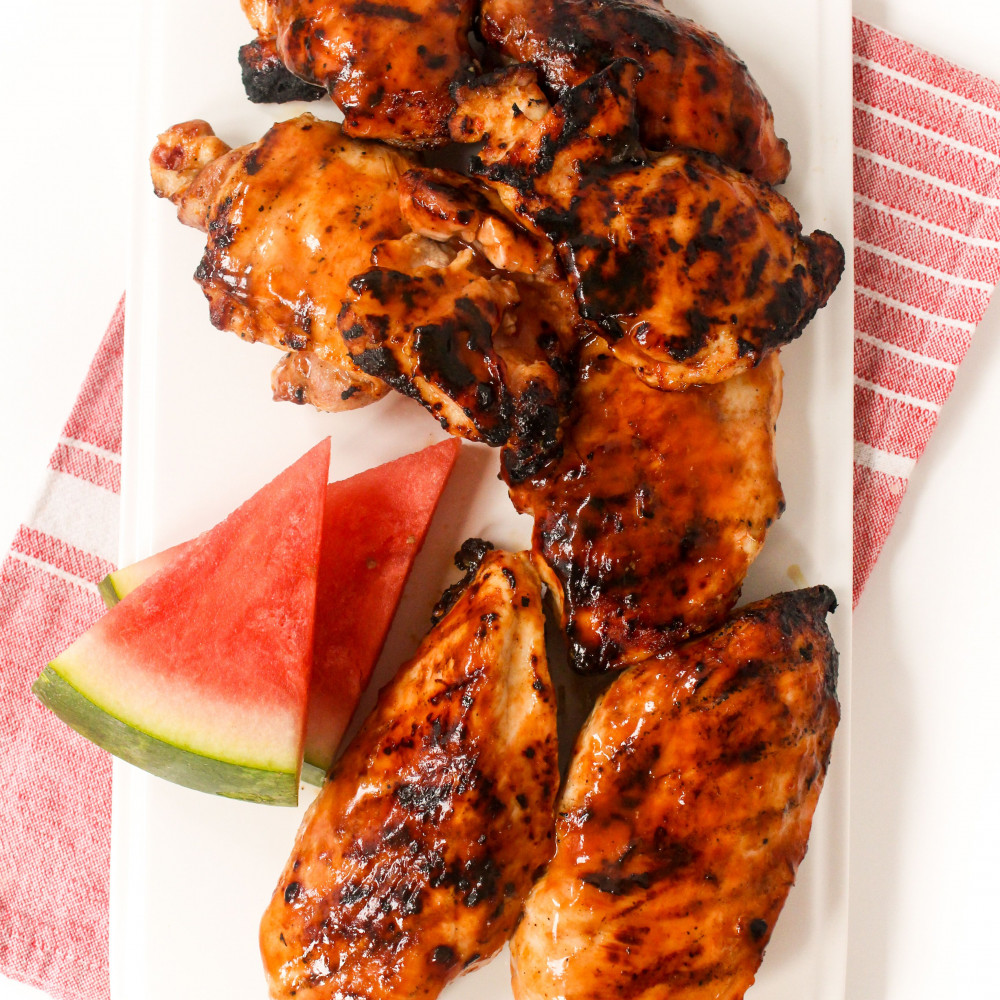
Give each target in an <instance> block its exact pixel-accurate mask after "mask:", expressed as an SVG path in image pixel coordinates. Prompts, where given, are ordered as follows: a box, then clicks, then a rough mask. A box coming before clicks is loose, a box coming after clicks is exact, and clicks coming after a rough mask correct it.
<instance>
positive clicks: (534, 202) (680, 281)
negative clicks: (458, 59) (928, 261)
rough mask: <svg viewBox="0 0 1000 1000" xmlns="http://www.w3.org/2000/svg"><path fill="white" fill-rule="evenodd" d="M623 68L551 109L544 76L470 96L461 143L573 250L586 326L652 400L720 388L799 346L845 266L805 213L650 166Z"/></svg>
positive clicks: (665, 165) (711, 177) (490, 81)
mask: <svg viewBox="0 0 1000 1000" xmlns="http://www.w3.org/2000/svg"><path fill="white" fill-rule="evenodd" d="M638 76H639V68H638V67H637V65H636V64H635V63H634V62H631V61H628V60H620V61H618V62H616V63H613V64H612V65H611V66H610V67H608V69H606V70H603V71H602V72H601V73H599V74H597V75H595V76H594V77H591V78H590V79H588V80H587V81H586V82H585V83H583V84H581V85H580V86H578V87H574V88H572V89H570V90H569V91H567V92H566V94H565V95H564V96H563V97H562V99H561V100H560V101H559V103H558V104H556V105H555V106H554V107H552V108H549V107H548V105H547V102H546V101H545V98H544V94H542V92H541V90H540V89H539V88H538V86H537V82H535V81H534V78H533V74H532V72H531V71H530V70H527V69H525V68H523V67H520V68H513V69H510V70H506V71H501V72H500V73H496V74H493V75H491V76H489V77H484V78H481V79H480V80H479V81H476V82H474V83H471V84H469V85H466V86H463V87H460V88H457V90H456V93H457V95H458V98H459V107H458V109H457V111H456V113H455V116H453V118H452V133H453V135H454V136H455V137H456V138H459V139H463V138H464V139H465V140H466V141H478V140H481V139H486V145H485V147H484V148H483V149H482V150H481V152H480V153H479V156H478V158H477V159H474V160H473V170H474V171H475V172H477V173H479V174H480V175H481V176H482V177H483V178H485V179H486V180H488V181H489V182H491V183H492V184H493V185H494V186H495V187H496V189H497V190H498V192H499V193H500V195H501V197H502V198H503V200H504V202H505V203H506V204H507V205H508V207H510V208H511V209H513V210H514V211H515V212H516V213H517V214H519V215H520V216H522V217H524V218H525V219H526V220H528V222H529V223H530V224H531V225H533V226H534V227H536V228H537V229H539V230H541V231H543V232H545V233H546V234H547V235H548V236H549V237H550V238H551V239H552V240H553V241H554V242H555V243H556V244H557V246H558V247H559V249H560V252H561V256H562V260H563V263H564V264H565V267H566V270H567V272H568V274H569V276H570V278H571V280H572V282H573V284H574V288H575V291H576V296H577V300H578V302H579V307H580V313H581V315H582V316H583V317H584V318H585V319H587V320H590V321H592V322H594V323H596V324H597V325H598V326H600V327H601V329H602V330H603V332H604V334H605V335H606V336H607V337H608V338H609V340H610V342H611V348H612V350H613V351H614V352H615V353H616V354H617V355H619V356H620V357H622V358H623V359H624V360H626V361H628V362H629V364H631V365H632V366H633V367H634V368H635V370H636V372H637V374H638V375H639V376H640V378H642V379H643V380H644V381H646V382H648V383H649V384H650V385H654V386H657V387H659V388H661V389H680V388H683V387H684V386H686V385H693V384H694V385H699V384H706V383H712V382H719V381H722V380H724V379H727V378H730V377H732V376H733V375H735V374H737V373H738V372H740V371H745V370H747V369H748V368H751V367H752V366H753V365H755V364H757V363H759V361H760V360H761V358H762V357H764V356H765V355H766V354H768V353H769V352H770V351H773V350H775V349H776V348H778V347H780V346H782V345H783V344H786V343H788V342H789V341H791V340H793V339H794V338H795V337H797V336H798V335H799V334H800V333H801V332H802V329H803V328H804V326H805V325H806V323H808V322H809V320H810V319H811V318H812V317H813V315H814V314H815V313H816V311H817V309H819V308H820V307H821V306H822V305H824V304H825V303H826V301H827V299H828V298H829V296H830V294H831V293H832V292H833V289H834V288H835V287H836V285H837V282H838V281H839V279H840V274H841V271H842V270H843V265H844V254H843V250H842V248H841V246H840V244H839V243H837V241H836V240H835V239H834V238H833V237H832V236H829V235H828V234H826V233H823V232H815V233H813V234H812V235H811V236H805V235H803V234H802V231H801V224H800V222H799V218H798V216H797V215H796V213H795V210H794V209H793V208H792V206H791V205H790V204H789V203H788V202H787V201H786V200H785V199H784V198H782V197H781V196H780V195H778V194H777V193H775V192H774V191H772V190H771V189H770V188H769V187H767V186H766V185H764V184H762V183H760V182H759V181H756V180H754V179H753V178H751V177H748V176H746V175H745V174H742V173H740V172H739V171H737V170H734V169H732V168H729V167H726V166H724V165H723V164H722V163H720V162H719V161H718V160H717V159H716V158H715V157H712V156H708V155H706V154H704V153H699V152H694V151H691V150H676V151H672V152H668V153H663V154H660V155H658V156H654V157H650V156H649V155H647V154H646V152H645V150H644V149H643V148H642V146H641V145H640V144H639V143H638V140H637V138H636V133H635V119H634V114H633V109H634V100H635V86H636V81H637V79H638Z"/></svg>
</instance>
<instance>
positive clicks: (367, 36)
mask: <svg viewBox="0 0 1000 1000" xmlns="http://www.w3.org/2000/svg"><path fill="white" fill-rule="evenodd" d="M473 11H474V4H473V3H472V0H426V2H425V0H417V2H412V3H383V2H378V0H328V2H324V3H315V2H314V0H283V2H282V3H281V4H275V5H273V7H272V9H271V21H272V22H273V23H271V24H270V25H265V24H259V25H256V26H257V27H258V29H259V31H260V35H259V37H258V39H257V40H256V41H255V42H251V43H250V44H249V45H246V46H244V47H243V49H241V52H240V59H241V65H242V66H243V79H244V86H245V87H246V89H247V94H248V96H250V99H251V100H270V101H282V100H293V99H298V98H299V97H300V96H304V97H305V99H313V98H314V97H315V96H317V91H318V94H326V93H329V95H330V96H331V97H332V98H333V100H334V101H335V102H336V104H337V106H338V107H339V108H340V109H341V111H343V112H344V130H345V132H346V133H347V134H348V135H351V136H355V137H359V138H372V139H375V138H377V139H384V140H386V141H388V142H391V143H393V144H394V145H402V146H408V147H412V148H425V147H433V146H440V145H442V144H443V143H445V142H446V141H447V139H448V126H447V121H448V115H449V114H450V112H451V111H452V109H453V108H454V102H453V101H452V99H451V96H450V93H449V87H450V85H451V83H452V82H453V81H454V80H455V79H457V78H459V77H461V76H464V75H466V74H468V73H469V72H470V71H471V70H472V67H473V52H472V47H471V43H470V41H469V33H470V31H471V28H472V19H473Z"/></svg>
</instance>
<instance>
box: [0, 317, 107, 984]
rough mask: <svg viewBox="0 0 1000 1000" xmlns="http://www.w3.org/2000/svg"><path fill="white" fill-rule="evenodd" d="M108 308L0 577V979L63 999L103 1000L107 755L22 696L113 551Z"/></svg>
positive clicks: (72, 633) (77, 623) (81, 610)
mask: <svg viewBox="0 0 1000 1000" xmlns="http://www.w3.org/2000/svg"><path fill="white" fill-rule="evenodd" d="M124 320H125V300H124V299H122V301H121V302H119V304H118V308H117V310H116V311H115V314H114V317H113V318H112V320H111V324H110V325H109V327H108V331H107V333H106V334H105V336H104V340H103V341H102V342H101V346H100V347H99V348H98V351H97V355H96V356H95V358H94V360H93V363H92V364H91V366H90V371H89V373H88V374H87V378H86V380H85V381H84V384H83V389H82V390H81V392H80V395H79V397H78V398H77V401H76V405H75V406H74V407H73V412H72V413H71V414H70V418H69V420H68V421H67V423H66V427H65V429H64V430H63V435H62V437H61V438H60V440H59V443H58V444H57V445H56V449H55V451H54V452H53V453H52V458H51V459H50V460H49V474H48V478H47V480H46V483H45V488H44V490H43V492H42V497H41V499H40V501H39V503H38V504H37V506H36V507H35V510H34V512H33V513H32V515H31V517H30V518H29V519H28V521H27V522H26V523H25V524H22V525H21V527H20V529H19V530H18V532H17V535H16V537H15V538H14V544H13V545H12V547H11V550H10V552H9V554H8V556H7V559H6V560H5V562H4V564H3V570H2V575H0V746H2V748H3V752H2V754H0V973H2V974H3V975H6V976H8V977H11V978H14V979H18V980H20V981H21V982H25V983H29V984H31V985H32V986H36V987H38V988H40V989H43V990H45V991H46V992H48V993H50V994H51V995H52V996H54V997H59V998H65V1000H107V997H108V995H109V988H108V863H109V858H110V850H111V759H110V758H109V757H108V755H107V754H106V753H104V752H103V751H100V750H98V749H97V748H96V747H94V746H92V745H91V744H90V743H88V742H87V741H86V740H85V739H83V737H82V736H77V734H76V733H75V732H73V730H72V729H70V728H69V727H68V726H65V725H63V723H62V722H60V721H59V719H58V718H56V716H55V715H53V714H52V713H51V712H50V711H48V709H45V708H43V707H42V706H41V704H40V703H39V702H38V701H36V700H35V698H34V696H33V695H32V694H31V690H30V689H31V685H32V683H33V682H34V680H35V678H36V677H37V676H38V671H39V668H40V666H41V665H42V664H44V663H46V662H48V661H49V660H51V659H52V657H53V656H55V655H56V654H58V653H59V652H61V651H62V650H63V649H65V648H66V647H67V646H68V645H69V644H70V643H71V642H73V640H74V639H76V638H77V636H79V635H80V634H81V633H82V632H83V631H85V630H86V629H87V628H89V627H90V625H91V624H92V623H93V622H94V621H95V620H96V619H97V617H98V616H99V615H100V614H101V613H102V611H103V610H104V603H103V601H102V600H101V598H100V596H99V595H98V592H97V581H98V580H100V579H101V578H102V577H103V576H104V575H105V574H107V573H108V572H110V571H111V570H112V569H113V568H114V565H113V564H114V562H115V561H116V559H117V554H118V493H119V487H120V481H121V427H122V343H123V340H124Z"/></svg>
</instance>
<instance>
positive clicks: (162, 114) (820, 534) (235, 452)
mask: <svg viewBox="0 0 1000 1000" xmlns="http://www.w3.org/2000/svg"><path fill="white" fill-rule="evenodd" d="M526 2H530V0H526ZM673 9H674V10H675V11H676V12H677V13H680V14H682V15H685V16H689V17H693V18H695V19H696V20H698V21H700V22H701V23H703V24H705V25H707V26H708V27H710V28H711V29H713V30H715V31H716V32H718V33H719V34H721V35H722V37H723V38H724V39H725V40H726V41H727V43H728V44H729V45H730V46H731V47H732V48H734V49H735V50H736V51H737V52H738V53H739V54H740V55H741V56H742V58H743V59H744V60H745V61H746V62H747V63H748V64H749V66H750V69H751V71H752V72H753V74H754V76H755V77H756V79H757V80H758V82H759V83H760V84H761V86H762V88H763V90H764V92H765V93H766V94H767V95H768V97H769V98H770V100H771V103H772V105H773V107H774V110H775V117H776V119H777V125H778V132H779V134H780V135H782V136H784V137H786V138H787V139H788V140H789V144H790V147H791V151H792V160H793V170H792V175H791V178H790V180H789V182H788V183H787V185H786V186H785V188H784V190H785V193H786V194H787V196H788V197H789V198H790V199H791V201H792V202H793V203H794V204H795V205H796V207H797V208H798V210H799V212H800V213H801V215H802V219H803V223H804V226H805V228H806V230H807V231H809V230H812V229H814V228H822V229H826V230H828V231H830V232H832V233H834V234H835V235H836V236H838V238H839V239H840V240H841V242H843V243H844V244H845V247H847V248H848V252H849V246H850V241H851V211H852V203H851V134H850V128H851V119H850V93H851V89H850V88H851V76H850V5H849V3H848V2H847V0H758V2H757V3H754V4H748V3H746V2H744V0H684V2H682V3H678V4H676V5H675V6H674V8H673ZM250 34H251V33H250V30H249V29H248V27H247V25H246V23H245V22H244V20H243V18H242V15H241V12H240V6H239V2H238V0H215V2H212V3H208V4H206V3H204V2H199V0H175V2H174V3H172V4H153V3H151V2H149V0H145V3H144V26H143V37H142V39H141V40H140V44H141V46H142V52H143V55H144V60H143V61H144V63H145V76H144V78H143V79H142V80H141V81H140V88H141V89H140V92H139V105H140V107H139V115H138V128H137V140H136V151H135V176H136V189H135V196H134V207H135V243H134V248H133V260H132V265H133V271H132V274H131V279H130V284H129V291H128V326H127V349H126V350H127V354H126V399H125V431H126V435H125V464H124V482H123V489H122V498H123V511H122V513H123V521H122V539H121V561H122V563H123V564H125V563H129V562H131V561H133V560H135V559H138V558H141V557H143V556H145V555H147V554H149V553H151V552H154V551H157V550H159V549H161V548H164V547H166V546H168V545H171V544H174V543H176V542H178V541H181V540H183V539H186V538H189V537H191V536H192V535H194V534H196V533H197V532H199V531H201V530H203V529H204V528H206V527H208V526H210V525H212V524H214V523H216V522H217V521H219V520H220V519H221V518H222V517H224V516H225V515H226V514H227V513H228V512H229V511H230V510H231V509H232V508H233V507H235V506H236V505H237V504H238V503H239V502H241V501H242V500H243V499H245V498H246V497H248V496H249V495H250V494H251V493H253V492H254V490H255V489H257V488H258V487H259V486H260V485H262V484H263V483H264V482H266V481H267V480H269V479H270V478H271V477H272V476H273V475H275V474H276V473H278V472H279V471H280V470H281V469H283V468H284V467H286V466H287V465H288V464H290V462H291V461H293V460H294V459H295V458H297V457H298V456H299V455H300V454H301V453H303V452H304V451H305V450H306V449H307V448H308V447H309V446H310V445H312V444H313V443H315V442H316V441H318V440H319V439H320V438H321V437H323V436H326V435H330V436H332V440H333V462H332V469H331V479H334V480H336V479H341V478H344V477H345V476H348V475H351V474H353V473H355V472H358V471H361V470H362V469H365V468H368V467H371V466H373V465H376V464H378V463H380V462H383V461H387V460H388V459H390V458H394V457H396V456H398V455H402V454H405V453H407V452H410V451H413V450H415V449H417V448H419V447H422V446H423V445H426V444H429V443H431V442H432V441H434V440H437V439H439V438H440V437H441V436H442V432H441V431H440V430H439V429H438V428H437V425H436V424H435V422H434V421H433V420H431V419H430V418H429V417H428V415H427V414H426V413H424V411H423V410H421V409H420V408H419V407H418V406H417V405H416V404H415V403H412V402H410V401H407V400H403V399H401V398H393V397H390V398H387V399H386V400H384V401H383V402H381V403H379V404H378V405H376V406H373V407H369V408H366V409H362V410H357V411H353V412H350V413H345V414H320V413H317V412H314V411H312V410H310V409H308V408H303V407H295V406H292V405H289V404H287V403H282V404H277V403H273V402H271V400H270V389H269V371H270V368H271V366H272V364H273V363H274V362H275V361H276V360H277V357H278V355H277V353H276V352H274V351H273V350H272V349H270V348H267V347H264V346H262V345H255V346H250V345H247V344H245V343H242V342H241V341H239V340H238V338H236V337H235V336H234V335H231V334H224V333H220V332H219V331H217V330H215V329H213V327H212V326H211V324H210V323H209V319H208V310H207V307H206V303H205V301H204V299H203V297H202V294H201V292H200V290H199V288H198V287H197V286H196V284H195V283H194V282H193V281H192V280H191V275H192V273H193V271H194V268H195V266H196V265H197V263H198V260H199V259H200V256H201V252H202V249H203V245H204V237H203V235H202V234H201V233H199V232H196V231H194V230H191V229H185V228H183V227H182V226H180V225H179V224H178V223H177V222H176V220H175V218H174V213H173V211H172V210H171V207H170V206H169V205H168V204H166V203H164V202H158V201H157V200H156V199H155V198H154V196H153V194H152V190H151V186H150V184H149V180H148V175H147V171H146V156H147V154H148V151H149V149H150V148H151V147H152V145H153V143H154V141H155V138H156V135H157V133H158V132H159V131H162V130H163V129H165V128H166V127H168V126H169V125H172V124H174V123H176V122H180V121H184V120H187V119H190V118H205V119H207V120H208V121H210V122H211V123H212V125H213V127H214V128H215V130H216V132H217V133H218V134H219V135H220V136H221V137H222V138H224V139H225V140H226V141H227V142H229V143H231V144H232V145H238V144H241V143H244V142H248V141H252V140H254V139H257V138H258V137H259V136H260V135H261V134H262V133H263V132H264V131H265V130H266V129H267V128H268V127H269V126H270V125H271V124H272V122H273V121H274V120H276V119H284V118H289V117H292V116H293V115H295V114H297V113H298V111H299V110H301V107H300V106H294V105H289V106H286V107H284V108H279V107H255V106H253V105H251V104H249V103H248V102H247V101H246V100H245V98H244V96H243V91H242V87H241V84H240V79H239V68H238V66H237V63H236V50H237V47H238V46H239V45H240V44H241V43H242V42H244V41H246V40H248V39H249V37H250ZM310 110H311V111H312V112H313V113H317V114H328V115H331V116H332V114H333V112H334V109H333V107H332V105H329V104H323V105H312V106H310ZM851 284H852V281H851V273H850V267H848V271H847V273H846V274H845V276H844V280H843V282H842V285H841V288H840V289H839V290H838V292H837V293H836V294H835V295H834V297H833V300H832V301H831V303H830V305H829V306H828V307H827V308H826V309H825V310H823V311H822V313H821V314H820V315H819V317H818V318H817V319H816V320H815V321H814V322H813V323H812V324H811V326H810V327H809V328H808V330H807V331H806V333H805V335H804V336H803V337H802V338H801V339H800V340H799V341H797V342H796V343H794V344H793V345H791V346H790V347H789V348H787V349H786V350H785V351H784V353H783V361H784V364H785V369H786V378H785V402H784V409H783V413H782V416H781V418H780V420H779V424H778V464H779V470H780V473H781V479H782V484H783V487H784V491H785V496H786V500H787V511H786V513H785V515H784V517H783V518H782V519H781V520H780V521H779V522H778V523H777V524H776V526H775V527H774V528H773V529H772V531H771V533H770V535H769V538H768V541H767V544H766V546H765V548H764V552H763V555H762V557H761V558H760V560H759V561H758V562H757V563H756V565H755V566H754V567H753V569H752V571H751V575H750V577H749V579H748V581H747V586H746V588H745V590H744V596H745V597H746V598H747V599H756V598H758V597H762V596H765V595H767V594H770V593H774V592H777V591H780V590H788V589H792V588H794V587H797V586H802V585H806V584H814V583H821V582H822V583H827V584H829V585H830V586H832V587H833V588H834V590H835V591H836V593H837V595H838V597H839V599H840V602H841V609H840V611H839V612H838V613H837V614H836V615H835V616H834V619H833V622H832V625H833V630H834V634H835V637H836V641H837V645H838V647H839V649H840V650H841V680H840V695H841V700H842V703H843V706H844V710H845V711H844V721H843V723H842V724H841V728H840V731H839V732H838V734H837V739H836V743H835V748H834V760H833V764H832V768H831V771H830V775H829V778H828V781H827V785H826V788H825V790H824V792H823V796H822V800H821V802H820V807H819V811H818V812H817V815H816V820H815V825H814V828H813V834H812V840H811V844H810V848H809V854H808V856H807V858H806V861H805V863H804V864H803V866H802V868H801V870H800V874H799V880H798V884H797V885H796V887H795V889H794V890H793V892H792V894H791V897H790V899H789V902H788V904H787V906H786V908H785V912H784V914H783V916H782V919H781V921H780V922H779V924H778V927H777V930H776V932H775V934H774V937H773V939H772V942H771V945H770V947H769V949H768V953H767V957H766V959H765V961H764V965H763V967H762V969H761V972H760V975H759V977H758V982H757V984H756V985H755V986H754V987H753V989H752V991H751V997H752V998H753V1000H786V998H787V1000H801V998H802V997H810V998H812V1000H842V998H843V996H844V969H845V960H846V947H847V928H846V915H847V859H848V845H847V819H848V816H847V811H848V794H847V793H848V761H849V752H848V749H849V748H848V734H849V723H848V717H847V716H848V713H847V708H848V704H849V677H850V603H851V538H852V525H851V517H852V508H851V492H852V438H853V435H852V326H853V324H852V310H851ZM496 469H497V460H496V454H495V453H493V452H490V451H489V450H488V449H486V448H485V447H481V446H472V445H468V446H464V447H463V449H462V453H461V457H460V459H459V463H458V467H457V469H456V473H455V475H454V476H453V478H452V481H451V482H450V484H449V486H448V489H447V491H446V494H445V496H444V499H443V501H442V506H441V508H440V510H439V513H438V516H437V518H436V520H435V522H434V524H433V526H432V529H431V533H430V535H429V537H428V541H427V544H426V546H425V548H424V550H423V551H422V552H421V554H420V556H419V558H418V560H417V563H416V565H415V568H414V572H413V575H412V577H411V579H410V582H409V584H408V586H407V589H406V591H405V594H404V598H403V604H402V610H401V612H400V615H399V616H398V618H397V620H396V622H395V623H394V625H393V629H392V632H391V633H390V636H389V640H388V642H387V645H386V648H385V651H384V653H383V656H382V660H381V661H380V664H379V666H378V668H377V672H376V685H375V686H377V685H378V684H380V683H384V681H385V680H386V679H388V677H389V676H391V674H392V672H393V670H394V668H395V667H396V666H397V665H398V664H399V663H400V662H402V660H403V659H404V658H405V657H406V656H407V655H408V654H409V653H411V652H412V650H413V649H414V648H415V646H416V643H417V641H418V640H419V638H420V637H421V635H422V633H423V632H424V630H425V625H426V622H427V621H428V615H429V611H430V608H431V606H432V605H433V603H434V601H435V600H436V599H437V597H438V596H439V594H440V592H441V589H442V588H443V586H444V585H445V584H446V583H448V582H450V581H451V579H452V578H453V572H452V570H451V568H450V556H451V554H452V553H453V552H454V551H455V550H456V549H457V548H458V546H459V544H460V543H461V542H462V541H463V540H464V539H465V538H466V537H467V536H469V535H471V534H476V535H481V536H483V537H486V538H489V539H491V540H492V541H494V542H495V543H496V544H497V545H501V546H506V547H517V548H524V547H527V546H528V544H529V538H530V521H529V520H528V519H527V518H523V517H519V516H517V515H515V514H514V512H513V509H512V508H511V506H510V504H509V502H508V500H507V498H506V493H505V490H504V488H503V487H502V485H501V484H500V482H499V481H498V480H497V479H496ZM372 700H373V695H372V693H371V691H370V692H369V694H368V696H367V699H366V701H365V702H363V703H362V709H364V708H366V706H368V705H370V704H371V703H372ZM114 774H115V777H114V782H115V783H114V823H113V863H112V910H111V962H112V996H113V998H114V1000H177V998H178V997H183V998H184V1000H265V997H266V988H265V984H264V979H263V974H262V970H261V966H260V959H259V956H258V951H257V923H258V920H259V917H260V914H261V912H262V911H263V908H264V906H265V905H266V903H267V901H268V899H269V897H270V894H271V891H272V889H273V886H274V883H275V880H276V879H277V876H278V873H279V871H280V870H281V867H282V865H283V863H284V860H285V858H286V856H287V854H288V852H289V850H290V848H291V844H292V841H293V838H294V836H295V831H296V828H297V826H298V821H299V818H300V816H301V812H302V809H303V808H304V805H303V807H300V808H299V809H298V810H294V809H278V808H268V807H264V806H256V805H249V804H245V803H239V802H232V801H229V800H224V799H216V798H213V797H211V796H208V795H203V794H200V793H197V792H193V791H188V790H186V789H183V788H179V787H176V786H173V785H170V784H168V783H166V782H164V781H160V780H158V779H155V778H151V777H149V776H147V775H146V774H144V773H143V772H141V771H137V770H135V769H133V768H131V767H129V766H128V765H125V764H122V763H120V762H117V761H116V762H115V772H114ZM311 794H312V793H311V792H310V791H309V790H308V789H307V790H306V791H305V792H304V794H303V798H304V799H305V800H306V801H308V800H309V799H310V798H311ZM445 995H446V997H451V998H456V997H461V996H471V995H475V996H477V997H479V998H481V1000H505V998H507V997H509V996H510V979H509V968H508V964H507V958H506V954H503V955H500V956H498V957H497V958H496V959H495V960H494V961H493V962H492V963H491V964H490V965H489V966H487V967H486V968H485V969H483V970H480V971H478V972H476V973H474V974H473V975H470V976H467V977H465V978H464V979H459V980H458V981H457V982H456V983H454V984H453V985H452V986H451V987H449V988H448V990H447V992H446V994H445Z"/></svg>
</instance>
